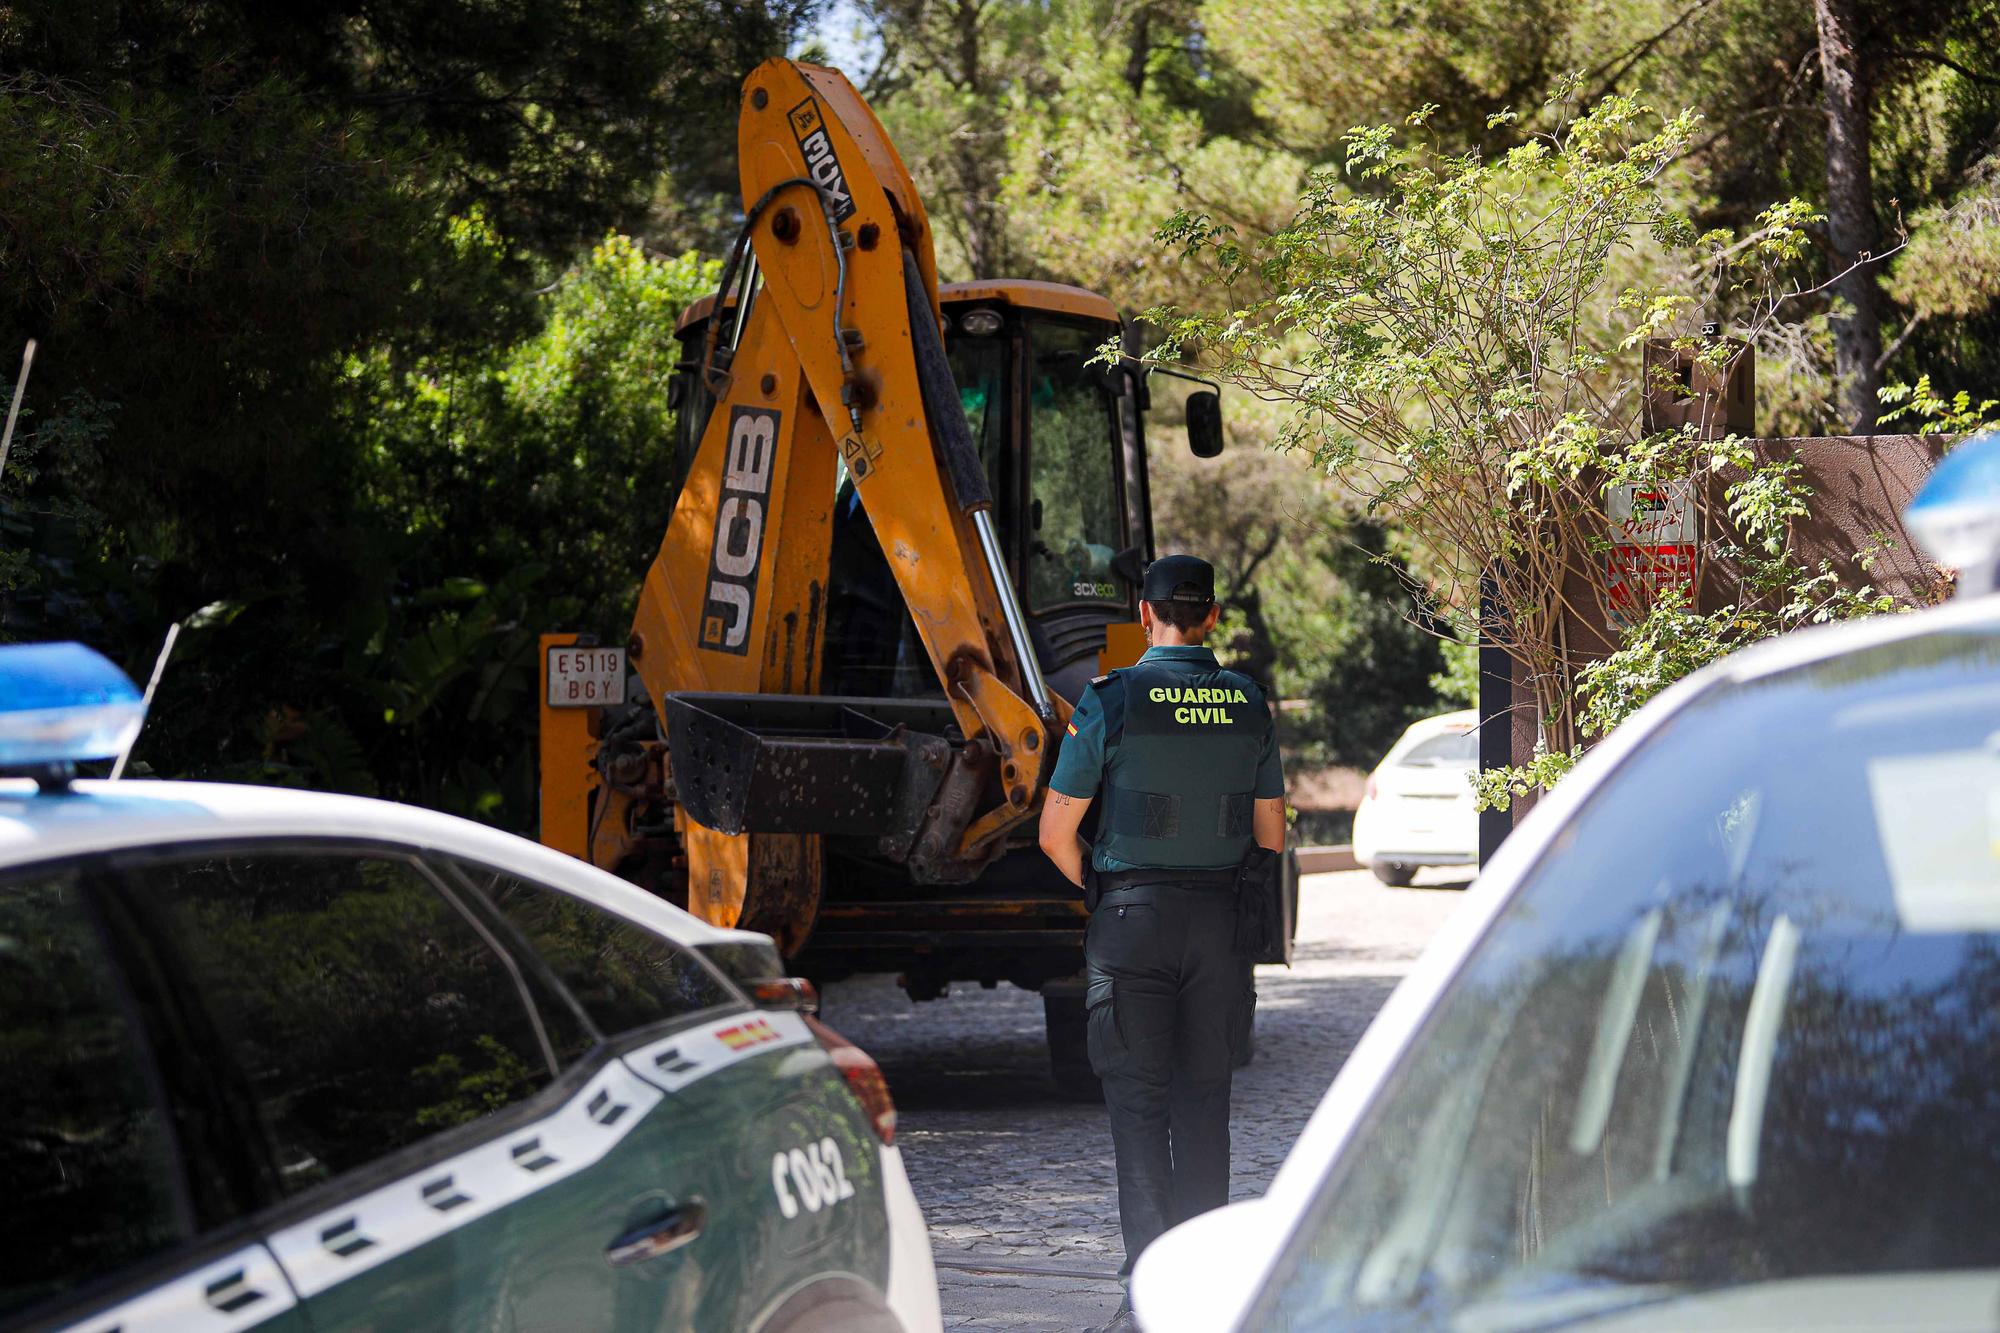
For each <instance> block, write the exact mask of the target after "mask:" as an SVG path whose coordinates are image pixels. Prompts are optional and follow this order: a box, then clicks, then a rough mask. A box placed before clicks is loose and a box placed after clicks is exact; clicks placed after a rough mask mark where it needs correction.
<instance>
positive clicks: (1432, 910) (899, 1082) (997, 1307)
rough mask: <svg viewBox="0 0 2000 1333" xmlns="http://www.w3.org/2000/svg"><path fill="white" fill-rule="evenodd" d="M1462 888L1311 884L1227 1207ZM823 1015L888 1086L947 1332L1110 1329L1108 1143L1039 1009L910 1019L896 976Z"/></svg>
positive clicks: (960, 990) (1263, 1029)
mask: <svg viewBox="0 0 2000 1333" xmlns="http://www.w3.org/2000/svg"><path fill="white" fill-rule="evenodd" d="M1463 883H1464V881H1463V879H1462V878H1459V879H1452V878H1448V877H1447V874H1446V872H1443V871H1432V872H1426V874H1425V875H1424V876H1423V877H1422V878H1420V880H1419V882H1418V885H1417V887H1415V888H1409V889H1386V888H1383V887H1382V886H1381V885H1380V884H1378V883H1376V881H1375V879H1374V877H1373V876H1371V875H1369V874H1368V872H1367V871H1365V870H1363V871H1348V872H1345V873H1342V874H1331V875H1309V876H1307V877H1306V879H1305V880H1304V882H1303V883H1302V885H1301V889H1300V921H1299V937H1298V945H1297V948H1296V951H1295V953H1296V958H1295V961H1294V963H1293V966H1292V967H1291V968H1290V969H1286V968H1282V967H1262V968H1259V969H1257V990H1258V996H1259V999H1258V1013H1257V1059H1256V1061H1255V1062H1254V1063H1252V1064H1251V1066H1250V1067H1249V1068H1248V1069H1243V1070H1239V1071H1237V1075H1236V1082H1235V1096H1234V1103H1235V1108H1234V1113H1233V1120H1234V1124H1235V1133H1234V1145H1233V1146H1234V1155H1233V1168H1234V1169H1233V1182H1232V1188H1231V1194H1232V1196H1233V1197H1237V1198H1245V1197H1249V1196H1251V1195H1254V1194H1257V1193H1258V1192H1259V1191H1261V1190H1262V1189H1263V1188H1264V1186H1265V1184H1266V1183H1268V1182H1269V1180H1270V1179H1271V1177H1272V1175H1273V1174H1275V1173H1276V1171H1277V1169H1278V1164H1279V1163H1280V1162H1281V1161H1283V1160H1284V1156H1285V1153H1286V1152H1287V1151H1289V1150H1290V1148H1291V1146H1292V1142H1293V1140H1294V1139H1295V1138H1297V1137H1298V1133H1299V1131H1300V1130H1301V1129H1302V1128H1304V1126H1305V1122H1306V1117H1307V1116H1308V1115H1310V1114H1311V1113H1312V1108H1313V1106H1314V1104H1315V1103H1316V1102H1317V1101H1318V1100H1319V1096H1320V1094H1321V1093H1322V1092H1324V1091H1325V1090H1326V1086H1327V1084H1328V1083H1330V1082H1331V1081H1332V1079H1333V1076H1334V1073H1335V1072H1336V1071H1337V1070H1338V1069H1339V1068H1340V1064H1341V1061H1343V1060H1345V1059H1346V1058H1347V1053H1348V1052H1349V1051H1350V1050H1352V1049H1353V1047H1354V1043H1355V1041H1356V1040H1357V1039H1358V1038H1359V1037H1360V1036H1361V1032H1362V1029H1364V1028H1365V1027H1367V1026H1368V1021H1369V1019H1371V1018H1373V1017H1374V1015H1375V1011H1376V1010H1377V1009H1378V1008H1380V1007H1381V1005H1382V1002H1383V1001H1384V1000H1385V999H1387V998H1388V995H1389V992H1390V990H1391V989H1393V988H1394V986H1395V984H1396V982H1397V980H1398V979H1399V978H1400V977H1401V976H1402V975H1403V973H1404V972H1405V971H1407V970H1408V969H1409V965H1410V963H1411V961H1412V960H1413V959H1415V957H1416V956H1417V954H1418V953H1419V952H1420V951H1421V950H1422V948H1423V946H1424V944H1425V942H1426V941H1427V940H1429V939H1430V937H1431V935H1432V933H1433V932H1434V931H1436V930H1437V928H1438V926H1439V925H1440V924H1442V923H1443V921H1444V919H1445V918H1446V917H1447V916H1448V915H1450V913H1451V912H1452V911H1453V909H1455V908H1456V907H1457V906H1458V904H1459V903H1460V902H1461V901H1462V900H1463V895H1462V894H1460V893H1459V892H1457V889H1458V888H1460V887H1462V886H1463ZM1445 885H1449V886H1450V887H1440V886H1445ZM825 1002H826V1018H827V1021H828V1022H830V1023H831V1024H832V1025H833V1026H834V1027H835V1028H837V1029H839V1030H840V1031H841V1032H842V1033H844V1034H846V1035H847V1036H849V1037H851V1038H852V1039H853V1040H855V1041H857V1042H859V1043H860V1044H861V1045H862V1046H863V1047H864V1048H865V1049H866V1050H867V1051H868V1052H869V1053H870V1054H872V1055H873V1056H874V1057H875V1058H876V1059H877V1060H879V1061H880V1062H881V1064H882V1068H883V1071H884V1072H885V1073H886V1074H887V1075H888V1079H889V1086H890V1089H891V1091H892V1092H893V1093H894V1094H895V1098H896V1108H897V1111H898V1114H899V1126H900V1127H899V1129H898V1131H897V1142H898V1143H900V1144H901V1145H902V1147H903V1154H904V1160H905V1162H906V1163H907V1165H908V1166H909V1170H910V1179H911V1181H912V1183H913V1184H914V1185H915V1187H916V1191H917V1197H918V1199H919V1200H921V1201H922V1203H923V1206H924V1214H925V1216H926V1217H927V1218H928V1219H929V1221H930V1228H931V1240H932V1243H933V1245H934V1246H935V1248H936V1251H937V1260H938V1278H939V1281H940V1283H941V1284H942V1286H943V1290H944V1314H945V1326H946V1327H947V1328H996V1329H1013V1330H1021V1331H1022V1333H1028V1331H1029V1330H1048V1331H1050V1333H1054V1331H1055V1330H1062V1331H1063V1333H1076V1331H1077V1330H1080V1329H1083V1328H1086V1327H1090V1326H1093V1325H1096V1324H1101V1323H1103V1322H1104V1321H1105V1320H1106V1319H1108V1318H1109V1317H1110V1315H1111V1313H1112V1311H1113V1310H1115V1309H1116V1307H1117V1304H1118V1298H1119V1288H1118V1282H1117V1278H1116V1272H1117V1268H1118V1265H1119V1263H1120V1262H1121V1259H1122V1256H1123V1252H1122V1250H1121V1249H1120V1247H1119V1243H1118V1200H1117V1190H1116V1186H1115V1183H1114V1177H1113V1174H1112V1166H1111V1134H1110V1130H1109V1129H1108V1128H1107V1127H1106V1125H1105V1119H1104V1108H1103V1107H1102V1106H1101V1105H1084V1104H1079V1103H1075V1102H1068V1101H1064V1100H1063V1099H1062V1098H1060V1097H1059V1096H1057V1094H1056V1091H1055V1085H1054V1083H1053V1082H1052V1081H1051V1080H1050V1078H1049V1075H1048V1057H1047V1055H1046V1053H1045V1051H1044V1049H1043V1043H1042V1002H1041V999H1040V997H1039V996H1036V995H1031V994H1029V993H1027V992H1025V991H1019V990H1015V989H1013V988H1011V987H1001V988H1000V989H997V990H991V991H987V990H981V989H979V988H978V987H977V986H971V987H955V988H954V989H953V991H952V993H951V994H950V995H949V996H948V997H946V998H944V999H941V1000H935V1001H931V1002H930V1003H927V1004H923V1005H912V1004H911V1003H910V1002H909V1001H908V1000H907V999H906V998H904V996H903V994H902V992H901V991H899V990H897V989H896V986H895V983H894V981H893V980H892V979H890V978H887V977H868V978H862V979H857V980H854V981H849V982H842V983H839V984H837V985H833V986H830V987H828V988H827V993H826V997H825Z"/></svg>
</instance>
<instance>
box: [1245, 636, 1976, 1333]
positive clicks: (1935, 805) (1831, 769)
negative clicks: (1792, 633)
mask: <svg viewBox="0 0 2000 1333" xmlns="http://www.w3.org/2000/svg"><path fill="white" fill-rule="evenodd" d="M1996 1109H2000V632H1995V631H1993V630H1990V629H1987V630H1980V631H1978V632H1938V633H1933V634H1930V635H1927V636H1923V637H1920V638H1917V639H1913V640H1907V641H1904V642H1901V643H1897V644H1893V645H1887V646H1883V647H1880V648H1876V649H1872V650H1869V651H1866V652H1863V653H1858V654H1852V655H1849V656H1846V657H1842V658H1839V659H1836V660H1832V661H1828V662H1824V663H1820V664H1817V665H1814V666H1810V667H1806V668H1801V669H1798V670H1794V671H1790V672H1787V673H1784V674H1782V675H1780V676H1777V677H1775V678H1772V679H1767V680H1763V681H1757V682H1753V683H1750V684H1747V685H1743V686H1738V687H1730V688H1725V689H1722V690H1718V691H1715V692H1712V693H1711V694H1710V695H1709V696H1708V697H1707V698H1705V699H1704V700H1702V701H1700V702H1698V703H1697V704H1695V705H1692V706H1690V707H1689V708H1686V709H1684V710H1682V711H1681V712H1680V713H1679V714H1677V715H1676V716H1675V717H1674V718H1673V719H1672V720H1671V721H1670V722H1668V723H1667V724H1666V725H1665V726H1664V727H1663V728H1662V729H1661V731H1659V732H1658V733H1656V734H1655V736H1654V737H1653V739H1652V740H1651V741H1650V742H1649V743H1648V745H1647V746H1646V747H1645V748H1644V749H1642V750H1641V751H1640V752H1639V753H1638V754H1636V755H1635V756H1634V757H1633V758H1632V759H1631V760H1629V761H1628V762H1627V763H1626V764H1625V765H1624V766H1623V767H1622V768H1621V769H1620V770H1619V771H1618V773H1617V774H1616V775H1614V777H1613V778H1612V779H1611V780H1610V781H1609V782H1608V783H1607V784H1606V785H1605V786H1604V787H1602V788H1601V789H1600V790H1599V791H1598V792H1597V793H1596V794H1595V795H1594V796H1593V797H1592V799H1591V800H1590V802H1589V803H1588V805H1587V806H1586V807H1585V808H1584V810H1583V811H1582V812H1581V814H1580V815H1579V816H1577V817H1576V818H1574V819H1572V821H1571V822H1570V824H1569V825H1568V827H1567V828H1566V829H1565V830H1564V831H1563V833H1562V835H1561V836H1560V837H1559V839H1558V840H1557V841H1556V842H1555V843H1554V844H1553V846H1552V848H1551V850H1550V851H1549V852H1548V853H1547V854H1546V856H1545V857H1544V859H1543V861H1542V862H1541V864H1540V865H1539V866H1537V867H1536V869H1535V870H1534V871H1533V872H1531V874H1530V875H1529V877H1528V878H1527V879H1526V881H1525V882H1524V883H1523V884H1522V885H1521V886H1520V888H1519V890H1518V892H1517V893H1516V894H1515V896H1514V897H1513V898H1512V899H1511V901H1510V903H1509V905H1508V906H1507V907H1506V908H1505V909H1504V910H1503V912H1502V913H1501V915H1500V916H1499V918H1498V919H1497V920H1496V922H1495V923H1494V925H1493V926H1492V928H1491V930H1490V931H1489V932H1488V934H1487V935H1486V937H1485V938H1484V939H1483V940H1482V941H1481V942H1480V943H1479V945H1478V946H1477V948H1476V949H1475V951H1474V952H1473V954H1472V956H1471V957H1470V958H1469V959H1468V961H1467V963H1466V965H1465V966H1464V967H1463V969H1462V970H1461V971H1460V972H1459V974H1458V975H1457V977H1456V978H1455V979H1454V980H1453V981H1452V983H1451V984H1450V986H1449V988H1448V989H1447V990H1446V992H1445V993H1444V995H1443V996H1442V997H1441V998H1440V1000H1439V1003H1438V1005H1437V1006H1436V1008H1435V1009H1434V1010H1433V1012H1432V1014H1431V1016H1430V1018H1429V1019H1428V1020H1427V1021H1426V1023H1425V1026H1424V1028H1423V1030H1422V1031H1421V1032H1420V1033H1419V1034H1418V1035H1417V1037H1416V1039H1415V1041H1414V1043H1413V1045H1412V1047H1411V1049H1410V1050H1409V1051H1408V1052H1407V1053H1406V1054H1405V1056H1404V1058H1403V1059H1402V1060H1401V1062H1400V1063H1399V1065H1398V1066H1397V1068H1396V1070H1395V1072H1394V1073H1393V1075H1392V1076H1391V1077H1390V1079H1389V1080H1388V1082H1387V1083H1386V1085H1385V1087H1384V1088H1383V1090H1382V1091H1381V1092H1380V1093H1379V1094H1378V1095H1377V1097H1376V1099H1375V1101H1374V1103H1373V1105H1372V1106H1371V1108H1370V1109H1369V1111H1368V1113H1367V1115H1366V1117H1365V1119H1364V1121H1363V1122H1362V1124H1361V1125H1360V1126H1359V1127H1358V1128H1357V1130H1356V1135H1355V1138H1354V1139H1353V1141H1351V1142H1350V1143H1349V1144H1348V1145H1347V1147H1346V1149H1345V1150H1344V1151H1343V1153H1342V1154H1341V1157H1340V1160H1339V1161H1338V1162H1337V1163H1336V1165H1335V1167H1334V1169H1333V1171H1332V1172H1331V1174H1330V1175H1329V1177H1328V1179H1327V1180H1326V1181H1325V1182H1323V1183H1322V1185H1321V1189H1320V1197H1319V1199H1318V1201H1317V1202H1316V1204H1315V1206H1314V1210H1313V1212H1312V1213H1310V1214H1309V1215H1308V1217H1307V1220H1306V1223H1305V1225H1304V1227H1303V1228H1302V1230H1301V1231H1300V1233H1299V1235H1298V1236H1297V1237H1296V1238H1295V1239H1294V1241H1293V1244H1292V1248H1291V1251H1290V1252H1289V1253H1288V1254H1287V1256H1286V1258H1285V1260H1284V1262H1283V1263H1281V1265H1280V1267H1279V1269H1278V1274H1279V1277H1278V1281H1277V1284H1276V1287H1275V1292H1276V1294H1275V1296H1272V1297H1268V1298H1267V1299H1269V1300H1270V1301H1271V1302H1272V1306H1271V1307H1270V1308H1267V1309H1266V1310H1265V1311H1264V1312H1263V1314H1264V1315H1265V1316H1266V1317H1265V1318H1263V1319H1261V1320H1258V1321H1255V1322H1256V1323H1257V1326H1268V1327H1274V1328H1291V1329H1305V1328H1321V1327H1329V1326H1336V1325H1337V1326H1339V1327H1342V1328H1367V1329H1401V1328H1419V1327H1421V1328H1433V1327H1450V1328H1460V1329H1468V1330H1470V1329H1478V1330H1489V1331H1498V1330H1509V1329H1526V1328H1542V1327H1549V1326H1552V1325H1555V1324H1561V1325H1562V1326H1564V1327H1572V1326H1575V1325H1576V1324H1577V1323H1578V1322H1580V1321H1584V1320H1587V1318H1588V1316H1589V1315H1591V1314H1592V1313H1596V1312H1608V1311H1610V1310H1613V1309H1618V1308H1620V1307H1624V1306H1631V1305H1636V1304H1640V1303H1644V1302H1656V1301H1660V1300H1664V1299H1671V1298H1672V1297H1673V1296H1675V1295H1677V1294H1680V1293H1683V1292H1691V1291H1695V1290H1703V1289H1715V1288H1726V1287H1730V1286H1735V1285H1738V1284H1747V1283H1764V1282H1774V1281H1779V1280H1783V1279H1788V1278H1803V1277H1812V1276H1816V1275H1829V1274H1840V1273H1845V1274H1882V1275H1886V1274H1891V1273H1897V1274H1915V1273H1930V1272H1937V1271H1940V1270H1971V1269H1978V1268H1993V1267H1996V1266H2000V1208H1997V1207H1996V1206H1995V1202H1994V1201H1995V1199H1996V1198H2000V1118H1996V1116H1995V1111H1996ZM1767 1313H1768V1312H1767ZM1908 1313H1909V1312H1908V1310H1907V1309H1905V1310H1902V1311H1901V1312H1900V1314H1901V1315H1903V1316H1907V1315H1908ZM1898 1322H1899V1319H1898V1318H1897V1317H1891V1318H1890V1319H1889V1324H1890V1325H1891V1326H1895V1325H1896V1324H1898ZM1704 1326H1709V1327H1724V1326H1729V1325H1728V1323H1727V1321H1724V1322H1723V1323H1719V1324H1706V1323H1705V1324H1704ZM1855 1326H1860V1324H1858V1323H1857V1324H1856V1325H1855ZM1661 1327H1665V1325H1664V1324H1663V1325H1661Z"/></svg>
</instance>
